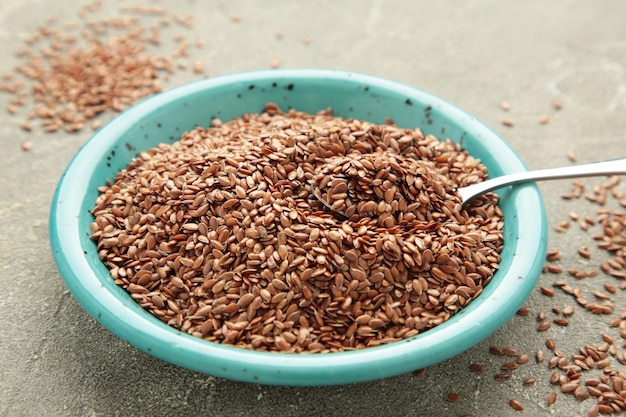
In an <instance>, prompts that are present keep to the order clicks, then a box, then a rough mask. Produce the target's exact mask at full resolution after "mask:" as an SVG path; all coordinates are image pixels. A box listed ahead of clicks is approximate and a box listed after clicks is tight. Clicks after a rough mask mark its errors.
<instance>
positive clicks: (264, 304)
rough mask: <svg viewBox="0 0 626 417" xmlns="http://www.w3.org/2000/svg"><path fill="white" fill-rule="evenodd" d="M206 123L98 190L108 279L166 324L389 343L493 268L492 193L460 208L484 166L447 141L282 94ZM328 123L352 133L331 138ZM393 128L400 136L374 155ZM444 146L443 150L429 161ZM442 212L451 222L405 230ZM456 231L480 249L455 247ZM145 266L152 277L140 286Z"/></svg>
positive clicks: (496, 227) (463, 297)
mask: <svg viewBox="0 0 626 417" xmlns="http://www.w3.org/2000/svg"><path fill="white" fill-rule="evenodd" d="M185 22H186V20H185ZM54 117H55V116H52V117H51V118H49V119H46V120H50V123H51V124H54V123H56V122H54V120H55V119H54ZM207 125H208V126H207V127H200V126H199V127H196V128H194V129H193V130H191V131H188V132H185V133H183V134H182V135H181V137H180V140H179V141H178V142H174V143H173V144H161V145H159V146H158V147H156V148H153V149H152V150H150V151H147V152H142V153H141V154H140V155H139V156H138V157H137V159H135V160H134V161H131V163H130V164H129V165H128V166H127V168H126V169H124V170H121V171H120V172H119V173H118V174H117V175H116V176H115V179H114V182H113V183H112V184H110V185H108V186H103V187H100V188H99V191H100V192H101V194H100V196H99V197H98V199H97V201H96V204H95V207H94V210H93V214H94V217H95V219H94V222H93V224H92V227H91V230H92V232H93V235H92V238H93V239H94V241H97V244H98V247H99V249H100V252H99V253H100V255H101V259H102V261H103V262H104V263H105V265H106V266H107V267H108V268H109V269H110V271H111V276H112V278H113V279H115V280H116V283H118V285H120V286H122V287H123V288H125V289H126V290H127V291H130V292H132V293H133V296H134V298H135V299H137V300H138V301H140V300H144V301H140V304H141V305H142V306H145V307H146V308H147V309H148V310H150V311H151V312H152V313H153V314H154V315H155V316H157V317H158V318H159V319H161V320H163V321H164V322H166V323H167V324H169V325H172V326H174V327H177V328H179V329H181V330H182V329H184V331H185V332H187V333H189V334H192V335H199V337H201V338H203V339H205V340H207V341H210V342H215V343H224V344H230V345H235V346H237V347H241V348H248V349H256V350H266V351H275V352H290V353H301V352H310V353H313V352H315V353H321V352H331V351H342V350H354V349H360V348H365V347H368V346H378V345H381V344H386V343H390V342H393V341H396V340H400V339H403V338H409V337H412V336H415V335H416V334H418V333H420V332H423V331H426V330H428V329H430V328H433V327H435V326H437V325H439V324H441V323H443V322H444V321H445V320H447V319H448V318H449V317H451V315H452V314H453V313H454V312H456V311H458V310H459V309H460V308H463V307H464V306H465V305H467V303H469V302H471V301H472V300H473V299H474V298H475V297H477V296H478V295H480V293H481V292H482V289H483V287H484V285H487V284H488V282H489V280H490V278H491V277H492V276H493V274H494V272H495V270H496V269H497V266H498V262H499V260H500V256H499V252H500V250H501V247H502V241H503V237H502V236H503V234H502V227H503V219H502V214H501V212H500V211H499V209H498V208H497V205H496V204H497V196H496V195H495V194H494V195H489V196H485V197H482V198H481V199H480V200H477V201H476V203H475V204H474V205H472V206H471V207H469V208H468V209H467V210H468V213H467V214H468V216H467V218H464V217H462V218H459V217H458V213H457V212H458V204H459V203H458V196H457V195H456V194H455V192H454V189H455V187H456V186H457V185H458V184H457V183H455V181H457V182H458V181H460V178H465V177H463V176H464V175H470V176H473V178H474V179H475V181H480V180H484V179H485V178H486V173H485V170H484V167H482V166H480V165H479V164H478V161H476V160H473V159H472V158H471V157H470V156H469V155H468V154H467V153H464V152H463V151H462V150H461V149H460V147H458V145H455V144H453V143H452V142H441V141H439V140H438V139H436V138H435V137H434V136H431V135H424V134H423V133H422V132H421V131H419V130H418V129H415V130H407V129H401V128H398V127H396V126H394V125H373V124H370V123H368V122H364V121H359V120H355V119H342V118H339V117H336V116H333V115H332V113H331V112H330V110H323V111H320V112H319V113H317V114H315V115H310V114H306V113H301V112H297V111H296V110H290V111H289V112H287V113H285V112H282V111H281V110H280V109H279V108H278V106H277V105H275V104H271V103H269V104H268V105H267V106H266V108H265V111H264V112H263V113H262V114H247V115H245V116H243V117H240V118H236V119H234V120H231V121H229V122H223V121H221V120H219V119H213V120H212V121H211V120H208V121H207ZM329 131H332V132H345V133H341V134H342V135H344V138H343V139H342V138H341V137H339V139H340V140H337V141H335V142H332V141H330V142H329V140H328V134H329V133H328V132H329ZM316 135H317V136H316ZM383 136H384V137H385V138H387V137H389V138H393V140H394V141H396V143H395V144H394V145H393V146H389V147H386V150H384V151H382V152H373V150H374V149H377V148H378V147H380V145H381V143H383V142H382V141H383ZM385 140H387V139H385ZM435 148H437V149H439V150H440V151H441V152H443V153H441V154H439V153H438V154H439V155H440V156H438V157H436V158H433V156H432V149H435ZM270 150H271V151H270ZM421 150H423V151H421ZM438 152H439V151H438ZM320 155H323V157H320ZM442 155H445V157H442ZM450 164H453V165H454V166H455V167H458V168H459V170H460V171H459V172H463V174H462V175H461V174H457V173H456V172H457V171H456V170H455V171H454V172H453V171H451V170H450V169H449V167H450ZM459 175H461V177H459ZM372 179H373V180H372ZM400 180H402V181H400ZM405 183H406V184H405ZM409 183H410V184H411V185H408V184H409ZM198 184H202V187H200V186H199V185H198ZM417 184H419V187H416V185H417ZM316 190H317V191H319V194H320V195H321V196H322V199H320V198H319V197H318V196H317V195H315V193H317V191H316ZM322 200H324V201H322ZM131 201H133V202H139V203H138V204H135V205H132V206H128V205H127V202H131ZM325 203H326V204H325ZM426 204H428V206H426ZM339 211H341V212H342V213H343V214H342V213H339ZM129 212H131V213H134V214H133V215H130V216H129V215H127V213H129ZM432 216H435V218H437V219H438V220H437V221H441V220H443V219H444V218H445V219H447V220H445V224H446V225H449V226H446V227H448V229H446V230H445V232H439V231H438V230H435V229H432V230H431V229H426V230H424V229H423V228H421V227H419V228H405V227H398V225H401V224H406V222H407V221H408V222H415V224H422V223H423V222H424V221H425V219H427V218H432ZM113 219H115V220H113ZM144 219H145V220H144ZM114 224H115V225H122V226H121V227H120V228H119V229H116V228H115V227H116V226H114ZM144 224H145V226H144ZM139 226H142V227H139ZM468 228H471V229H470V230H474V231H472V232H469V233H468V232H467V230H468ZM104 229H106V231H105V230H104ZM131 229H132V230H133V233H135V231H136V233H135V234H133V236H132V239H131V240H129V241H128V242H127V239H128V238H127V237H126V236H128V230H131ZM454 239H458V241H459V242H465V243H468V244H471V245H472V248H473V249H472V250H471V251H467V250H465V248H464V245H460V246H458V247H457V246H451V245H449V243H450V242H452V241H453V240H454ZM140 242H141V243H140ZM131 246H132V247H131ZM436 247H440V248H443V247H446V248H450V250H449V251H446V253H444V251H437V252H438V254H435V250H434V248H436ZM120 253H122V254H125V255H124V256H123V257H122V256H119V254H120ZM377 254H380V258H377ZM157 265H158V266H157ZM166 268H167V269H166ZM461 268H467V269H468V270H471V271H476V272H475V273H474V274H475V276H471V275H469V274H467V277H466V276H463V274H464V273H462V272H460V271H461V270H462V269H461ZM418 269H419V270H420V273H419V275H417V274H414V273H413V272H410V271H417V270H418ZM136 270H142V271H146V272H142V273H141V278H137V279H141V281H137V282H130V280H131V279H134V278H133V275H134V274H135V272H134V271H136ZM412 274H413V276H411V275H412ZM416 277H417V278H416ZM457 277H458V278H459V279H460V283H455V284H452V283H451V282H452V281H451V279H456V278H457ZM153 278H154V279H153ZM435 282H438V283H440V284H439V285H433V283H435ZM394 283H395V284H394ZM130 284H132V286H131V285H130ZM140 284H141V285H140ZM390 284H391V285H390ZM460 284H462V285H460ZM146 286H148V287H146ZM140 287H141V288H140ZM142 288H144V289H147V288H149V291H150V294H151V296H150V297H147V296H145V294H144V289H142ZM161 305H162V306H161ZM365 306H367V308H366V307H365ZM186 312H189V317H190V318H189V319H187V318H185V313H186ZM350 316H352V317H354V320H352V319H347V318H346V317H350ZM403 323H406V325H402V324H403ZM418 329H419V330H418ZM495 349H497V348H494V350H493V352H494V353H495V354H501V355H504V354H507V355H510V356H517V359H518V360H521V361H522V362H523V361H524V360H523V359H520V355H519V353H518V352H517V351H516V350H514V349H512V348H505V349H497V350H495ZM517 366H518V363H517V362H510V363H509V364H507V365H506V366H505V368H509V369H514V368H515V367H517ZM509 377H510V375H508V376H503V375H500V376H498V377H497V379H500V378H509Z"/></svg>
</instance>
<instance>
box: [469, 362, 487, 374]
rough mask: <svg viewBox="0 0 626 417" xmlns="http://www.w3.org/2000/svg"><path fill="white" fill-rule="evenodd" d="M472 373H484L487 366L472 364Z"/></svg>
mask: <svg viewBox="0 0 626 417" xmlns="http://www.w3.org/2000/svg"><path fill="white" fill-rule="evenodd" d="M469 369H470V371H472V372H483V371H484V370H485V365H482V364H479V363H472V364H470V366H469Z"/></svg>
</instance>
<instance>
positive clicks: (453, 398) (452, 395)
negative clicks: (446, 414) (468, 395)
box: [446, 392, 463, 403]
mask: <svg viewBox="0 0 626 417" xmlns="http://www.w3.org/2000/svg"><path fill="white" fill-rule="evenodd" d="M462 399H463V397H462V396H461V395H459V394H457V393H456V392H449V393H448V394H447V395H446V400H448V401H450V402H451V403H457V402H459V401H461V400H462Z"/></svg>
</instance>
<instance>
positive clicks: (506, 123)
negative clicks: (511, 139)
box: [502, 119, 515, 127]
mask: <svg viewBox="0 0 626 417" xmlns="http://www.w3.org/2000/svg"><path fill="white" fill-rule="evenodd" d="M502 124H503V125H504V126H507V127H513V126H514V125H515V123H514V122H513V120H511V119H502Z"/></svg>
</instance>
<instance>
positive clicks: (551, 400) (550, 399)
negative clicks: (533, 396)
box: [547, 392, 556, 405]
mask: <svg viewBox="0 0 626 417" xmlns="http://www.w3.org/2000/svg"><path fill="white" fill-rule="evenodd" d="M555 402H556V392H551V393H549V394H548V399H547V403H548V405H553V404H554V403H555Z"/></svg>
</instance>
